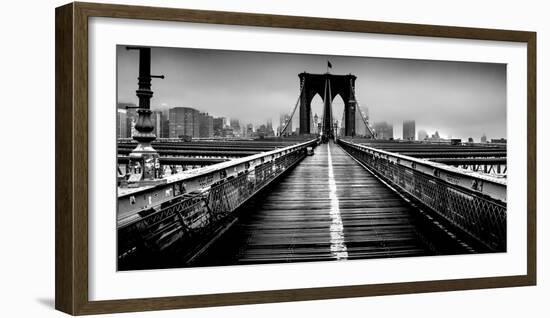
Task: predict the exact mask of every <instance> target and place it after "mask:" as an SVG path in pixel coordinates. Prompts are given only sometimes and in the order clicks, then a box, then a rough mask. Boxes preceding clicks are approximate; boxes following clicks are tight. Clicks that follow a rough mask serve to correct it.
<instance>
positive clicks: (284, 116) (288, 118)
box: [279, 114, 292, 135]
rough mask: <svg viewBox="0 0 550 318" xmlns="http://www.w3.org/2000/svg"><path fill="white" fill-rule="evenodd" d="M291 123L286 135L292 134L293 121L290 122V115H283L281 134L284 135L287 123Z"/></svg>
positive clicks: (280, 120) (280, 123)
mask: <svg viewBox="0 0 550 318" xmlns="http://www.w3.org/2000/svg"><path fill="white" fill-rule="evenodd" d="M287 121H289V123H288V126H287V127H286V130H285V131H284V134H285V135H290V134H292V121H291V120H290V115H287V114H282V115H281V116H280V117H279V134H283V131H282V130H283V128H285V125H286V122H287Z"/></svg>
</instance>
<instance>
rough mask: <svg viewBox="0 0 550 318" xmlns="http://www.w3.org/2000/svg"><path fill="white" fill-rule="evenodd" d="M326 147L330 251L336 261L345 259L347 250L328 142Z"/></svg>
mask: <svg viewBox="0 0 550 318" xmlns="http://www.w3.org/2000/svg"><path fill="white" fill-rule="evenodd" d="M327 147H328V150H327V151H328V186H329V198H330V218H331V221H332V222H331V224H330V251H331V252H332V254H333V255H334V257H336V259H347V258H348V249H347V247H346V243H345V240H344V224H343V223H342V217H341V216H340V201H339V200H338V196H337V195H336V182H335V181H334V170H333V167H332V155H331V154H330V142H329V143H328V145H327Z"/></svg>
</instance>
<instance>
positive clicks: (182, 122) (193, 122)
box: [168, 107, 200, 138]
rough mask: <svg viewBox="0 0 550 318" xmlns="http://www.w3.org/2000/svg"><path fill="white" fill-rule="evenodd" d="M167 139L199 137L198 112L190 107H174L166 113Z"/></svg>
mask: <svg viewBox="0 0 550 318" xmlns="http://www.w3.org/2000/svg"><path fill="white" fill-rule="evenodd" d="M168 114H169V115H168V117H169V137H170V138H181V137H184V136H186V137H199V127H200V120H199V111H198V110H196V109H194V108H190V107H175V108H171V109H170V111H169V112H168Z"/></svg>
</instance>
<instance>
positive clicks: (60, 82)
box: [55, 2, 536, 315]
mask: <svg viewBox="0 0 550 318" xmlns="http://www.w3.org/2000/svg"><path fill="white" fill-rule="evenodd" d="M55 15H56V30H55V32H56V60H55V64H56V84H55V94H56V107H55V109H56V115H55V116H56V117H55V127H56V143H55V147H56V150H55V154H56V157H55V158H56V168H55V169H56V171H55V174H56V188H55V192H56V219H55V226H56V229H55V236H56V238H55V239H56V242H55V244H56V255H55V262H56V264H55V269H56V270H55V275H56V278H55V284H56V286H55V307H56V308H57V309H58V310H61V311H63V312H66V313H69V314H72V315H84V314H101V313H114V312H130V311H147V310H164V309H176V308H193V307H207V306H223V305H239V304H255V303H271V302H286V301H302V300H314V299H330V298H345V297H363V296H375V295H394V294H408V293H426V292H438V291H452V290H465V289H482V288H496V287H512V286H528V285H535V284H536V33H534V32H524V31H509V30H494V29H478V28H464V27H450V26H434V25H420V24H402V23H387V22H371V21H357V20H339V19H326V18H311V17H296V16H279V15H266V14H250V13H236V12H216V11H201V10H187V9H170V8H158V7H144V6H126V5H110V4H97V3H80V2H74V3H70V4H67V5H65V6H62V7H59V8H57V9H56V12H55ZM90 17H112V18H120V19H144V20H162V21H182V22H196V23H212V24H223V25H240V26H261V27H270V28H290V29H312V30H326V31H346V32H366V33H378V34H395V35H409V36H422V37H442V38H458V39H479V40H494V41H510V42H522V43H526V44H527V56H526V59H527V68H528V71H527V74H526V76H527V84H528V86H527V108H528V109H527V129H528V131H527V150H528V151H527V154H525V155H526V156H527V185H528V186H527V206H526V207H525V208H526V209H527V255H526V256H525V257H526V260H527V275H519V276H504V277H484V278H469V279H450V280H439V281H417V282H406V283H389V284H373V285H353V286H339V287H331V286H327V287H321V288H303V289H292V290H272V291H258V292H237V293H225V294H207V295H194V296H189V295H188V296H185V295H183V296H173V297H158V298H146V299H114V300H106V301H90V300H89V297H88V286H89V276H88V269H89V266H88V196H87V193H88V19H89V18H90Z"/></svg>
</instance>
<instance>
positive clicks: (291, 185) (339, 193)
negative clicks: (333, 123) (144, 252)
mask: <svg viewBox="0 0 550 318" xmlns="http://www.w3.org/2000/svg"><path fill="white" fill-rule="evenodd" d="M412 209H413V208H412V207H411V206H410V205H408V203H407V202H405V201H404V200H403V199H402V198H401V197H399V196H398V195H397V194H396V193H395V192H393V191H392V190H391V189H389V188H388V187H387V186H386V185H384V184H383V183H382V182H380V181H379V180H378V179H377V178H375V177H374V176H373V175H372V174H370V173H369V172H368V171H367V170H365V169H364V168H363V167H362V166H360V165H359V164H358V163H357V162H356V161H355V160H353V159H352V158H351V157H350V156H349V155H348V154H346V153H345V152H344V151H343V150H342V149H341V148H340V147H339V146H338V145H336V144H333V143H331V144H323V145H321V146H319V147H317V148H316V149H315V155H313V156H310V157H307V158H305V159H304V160H303V161H302V162H300V163H299V164H298V165H297V166H296V167H295V168H294V169H293V170H291V171H289V172H288V174H287V175H285V176H284V177H283V178H282V179H281V180H280V181H279V182H278V183H277V184H275V185H274V186H272V187H271V188H270V189H269V191H266V194H265V195H261V196H258V197H257V198H255V199H254V201H253V202H252V203H251V204H249V205H248V206H247V211H246V213H245V214H244V215H243V216H242V217H241V218H240V219H239V220H238V221H237V223H236V224H235V225H234V226H233V227H232V228H231V229H230V230H229V231H228V232H227V233H226V234H225V235H223V236H222V237H221V238H220V239H219V240H218V241H217V243H216V244H214V245H213V246H212V247H211V248H210V249H209V250H208V252H206V254H205V255H203V256H202V257H200V258H199V259H198V264H194V265H198V266H208V265H230V264H251V263H252V264H253V263H274V262H297V261H319V260H342V259H364V258H378V257H402V256H416V255H430V254H432V251H430V250H429V249H428V248H427V246H426V245H425V244H424V243H423V242H422V240H421V239H420V236H419V235H418V233H419V230H418V228H417V226H416V222H415V219H414V217H413V214H412V212H413V211H412Z"/></svg>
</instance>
